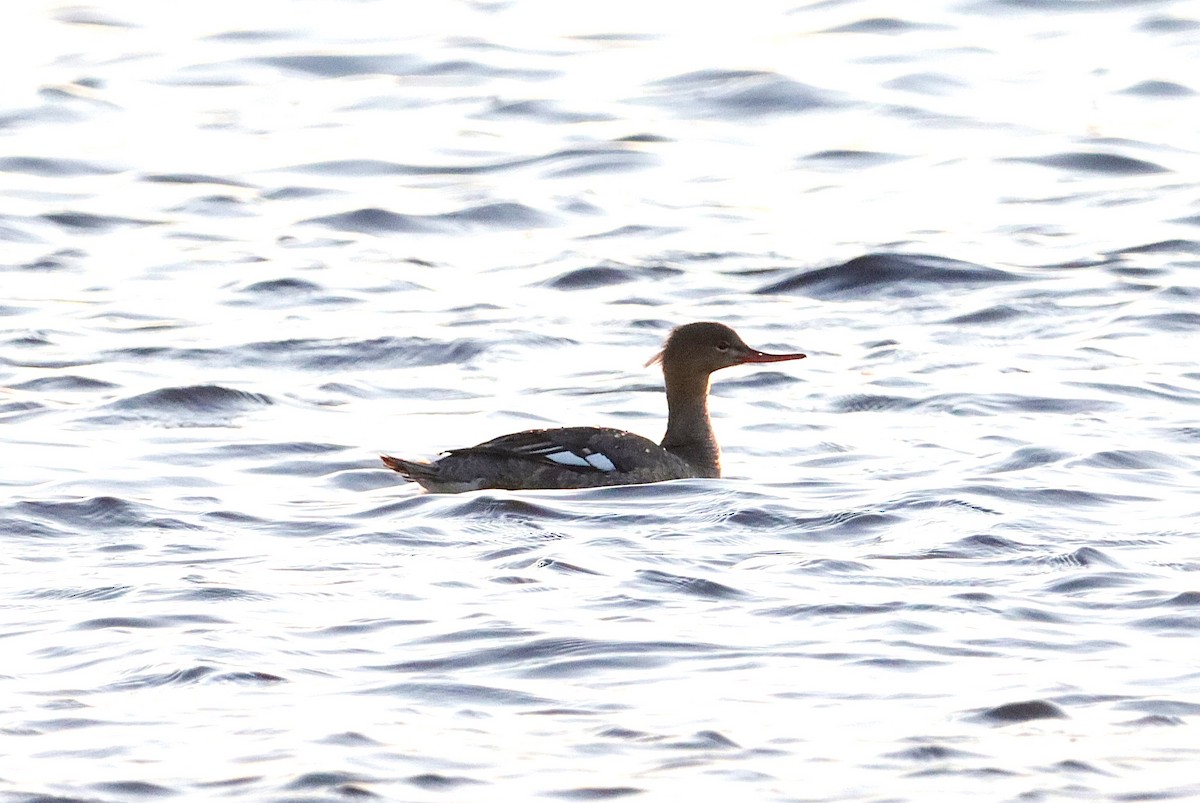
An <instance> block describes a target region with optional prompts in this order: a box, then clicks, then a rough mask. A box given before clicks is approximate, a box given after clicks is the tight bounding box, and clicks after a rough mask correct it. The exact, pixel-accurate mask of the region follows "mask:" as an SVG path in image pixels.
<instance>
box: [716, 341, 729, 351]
mask: <svg viewBox="0 0 1200 803" xmlns="http://www.w3.org/2000/svg"><path fill="white" fill-rule="evenodd" d="M717 351H729V341H728V340H722V341H721V342H720V343H717Z"/></svg>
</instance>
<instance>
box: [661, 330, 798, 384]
mask: <svg viewBox="0 0 1200 803" xmlns="http://www.w3.org/2000/svg"><path fill="white" fill-rule="evenodd" d="M804 357H805V355H803V354H768V353H766V352H763V351H759V350H757V349H752V348H750V347H749V346H747V345H746V343H745V341H743V340H742V339H741V338H740V337H738V333H737V332H735V331H733V330H732V329H730V328H729V327H728V326H726V325H725V324H723V323H714V322H712V321H701V322H700V323H687V324H684V325H683V326H678V327H676V328H675V329H673V330H672V331H671V334H670V335H669V336H668V337H667V342H666V343H665V344H663V348H662V351H660V352H659V353H658V354H656V355H654V356H653V357H652V358H650V361H649V362H647V363H646V365H653V364H654V363H656V362H661V363H662V366H663V373H675V372H677V371H678V372H682V373H684V374H691V375H693V376H705V377H707V376H708V375H709V374H711V373H712V372H713V371H719V370H721V369H722V368H728V367H729V366H731V365H743V364H745V363H752V362H783V361H784V360H801V359H804Z"/></svg>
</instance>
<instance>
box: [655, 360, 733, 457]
mask: <svg viewBox="0 0 1200 803" xmlns="http://www.w3.org/2000/svg"><path fill="white" fill-rule="evenodd" d="M663 378H664V379H665V380H666V386H667V434H666V436H665V437H663V441H662V447H663V448H664V449H666V450H667V451H668V452H670V453H671V454H673V455H676V456H677V457H681V458H683V459H684V460H686V461H687V462H688V463H690V464H691V465H692V466H693V467H694V468H695V469H696V471H697V472H698V475H699V476H701V477H719V476H721V448H720V447H719V446H718V445H717V439H716V437H715V436H714V435H713V430H712V423H711V422H710V421H709V419H708V374H695V373H685V372H679V371H668V370H666V369H664V370H663Z"/></svg>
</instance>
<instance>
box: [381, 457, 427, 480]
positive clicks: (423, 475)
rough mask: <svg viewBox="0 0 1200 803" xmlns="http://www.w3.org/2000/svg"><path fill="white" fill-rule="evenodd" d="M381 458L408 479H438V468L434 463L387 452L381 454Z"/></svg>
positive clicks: (389, 466)
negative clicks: (400, 456) (394, 455)
mask: <svg viewBox="0 0 1200 803" xmlns="http://www.w3.org/2000/svg"><path fill="white" fill-rule="evenodd" d="M379 459H380V460H382V461H383V464H384V465H385V466H387V467H388V468H390V469H391V470H392V471H398V472H400V474H402V475H403V476H404V478H405V479H406V480H412V481H413V482H421V480H436V479H437V476H438V468H437V466H435V465H434V464H433V463H425V462H422V461H420V460H404V459H402V458H399V457H392V456H391V455H386V454H381V455H380V456H379Z"/></svg>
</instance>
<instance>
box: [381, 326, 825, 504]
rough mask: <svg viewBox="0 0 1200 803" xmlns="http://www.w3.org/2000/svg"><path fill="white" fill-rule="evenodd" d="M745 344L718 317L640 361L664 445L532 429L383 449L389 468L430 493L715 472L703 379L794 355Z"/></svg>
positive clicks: (614, 435) (680, 332)
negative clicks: (429, 457)
mask: <svg viewBox="0 0 1200 803" xmlns="http://www.w3.org/2000/svg"><path fill="white" fill-rule="evenodd" d="M804 356H805V355H803V354H767V353H765V352H761V351H757V350H755V349H752V348H750V347H749V346H747V345H746V344H745V343H744V342H743V341H742V339H741V338H740V337H738V334H737V332H735V331H733V330H732V329H730V328H729V327H728V326H725V325H724V324H720V323H712V322H702V323H689V324H685V325H683V326H680V327H677V328H676V329H674V330H673V331H672V332H671V334H670V335H669V336H668V337H667V342H666V343H665V344H664V345H663V348H662V351H660V352H659V353H658V354H656V355H655V356H654V357H653V358H651V359H650V361H649V362H647V363H646V365H653V364H654V363H656V362H659V363H662V369H663V378H664V379H665V380H666V389H667V434H666V437H664V438H663V441H662V445H661V446H660V445H658V444H656V443H654V442H653V441H651V440H648V439H647V438H643V437H642V436H641V435H634V434H633V433H632V432H624V431H622V430H619V429H608V428H607V427H563V428H559V429H531V430H527V431H525V432H516V433H513V434H512V435H502V436H501V437H499V438H495V439H493V440H490V441H487V442H486V443H481V444H479V445H478V446H470V447H467V448H465V449H451V450H449V451H448V452H446V453H445V455H444V456H443V457H442V458H440V459H438V460H435V461H434V462H432V463H425V462H421V461H418V460H402V459H400V458H398V457H389V456H388V455H383V456H382V458H381V459H382V460H383V462H384V465H386V466H387V467H388V468H390V469H393V470H395V471H398V472H400V473H401V474H403V475H404V477H405V478H406V479H409V480H412V481H413V482H416V483H420V484H421V485H422V486H423V487H424V488H425V489H426V490H428V491H432V492H434V493H460V492H462V491H477V490H480V489H482V488H501V489H506V490H510V491H516V490H523V489H535V488H592V487H595V486H599V485H634V484H637V483H644V482H662V481H664V480H681V479H687V478H691V477H720V476H721V448H720V447H719V446H717V439H716V438H715V437H713V430H712V423H711V422H710V421H709V418H708V382H709V375H710V374H712V372H713V371H719V370H720V369H722V368H728V367H729V366H731V365H742V364H744V363H758V362H782V361H783V360H799V359H802V358H803V357H804Z"/></svg>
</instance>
